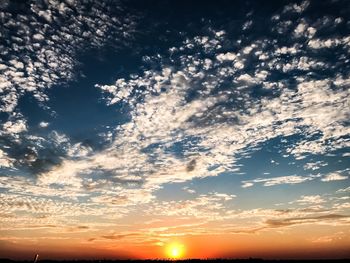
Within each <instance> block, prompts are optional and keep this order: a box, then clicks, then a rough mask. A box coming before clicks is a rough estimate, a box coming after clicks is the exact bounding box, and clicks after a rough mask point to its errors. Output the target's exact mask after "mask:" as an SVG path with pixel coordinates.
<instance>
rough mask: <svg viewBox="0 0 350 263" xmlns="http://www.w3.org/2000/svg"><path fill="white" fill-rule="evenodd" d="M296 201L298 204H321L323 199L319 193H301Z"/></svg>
mask: <svg viewBox="0 0 350 263" xmlns="http://www.w3.org/2000/svg"><path fill="white" fill-rule="evenodd" d="M296 202H297V203H300V204H321V203H324V202H325V200H324V199H323V198H322V197H321V196H320V195H303V196H301V198H300V199H298V200H297V201H296Z"/></svg>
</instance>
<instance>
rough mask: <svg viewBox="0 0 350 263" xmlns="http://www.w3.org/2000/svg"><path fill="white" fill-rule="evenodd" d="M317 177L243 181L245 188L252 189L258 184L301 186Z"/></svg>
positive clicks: (281, 177) (292, 176) (293, 176)
mask: <svg viewBox="0 0 350 263" xmlns="http://www.w3.org/2000/svg"><path fill="white" fill-rule="evenodd" d="M316 177H318V176H315V175H310V176H307V177H306V176H299V175H288V176H279V177H272V178H257V179H254V180H247V181H242V183H243V185H242V187H243V188H247V187H251V186H253V185H254V184H256V183H263V185H264V186H274V185H281V184H300V183H303V182H306V181H310V180H314V179H315V178H316Z"/></svg>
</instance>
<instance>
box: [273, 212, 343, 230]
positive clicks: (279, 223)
mask: <svg viewBox="0 0 350 263" xmlns="http://www.w3.org/2000/svg"><path fill="white" fill-rule="evenodd" d="M347 218H348V216H346V215H338V214H328V215H321V216H314V217H300V218H286V219H281V220H279V219H276V220H275V219H273V220H266V224H267V226H268V227H272V228H276V227H286V226H292V225H299V224H313V223H327V222H333V221H342V220H343V219H345V220H346V219H347Z"/></svg>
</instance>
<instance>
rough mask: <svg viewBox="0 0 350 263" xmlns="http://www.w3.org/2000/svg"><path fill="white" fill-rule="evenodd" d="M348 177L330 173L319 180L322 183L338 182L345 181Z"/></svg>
mask: <svg viewBox="0 0 350 263" xmlns="http://www.w3.org/2000/svg"><path fill="white" fill-rule="evenodd" d="M348 178H349V177H348V176H346V175H341V174H339V173H330V174H327V175H326V176H324V177H323V178H321V181H322V182H330V181H340V180H346V179H348Z"/></svg>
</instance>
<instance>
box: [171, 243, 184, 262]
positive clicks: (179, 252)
mask: <svg viewBox="0 0 350 263" xmlns="http://www.w3.org/2000/svg"><path fill="white" fill-rule="evenodd" d="M184 252H185V248H184V245H183V244H179V243H172V244H169V245H168V246H167V249H166V254H167V257H169V258H171V259H179V258H182V257H183V256H184Z"/></svg>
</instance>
